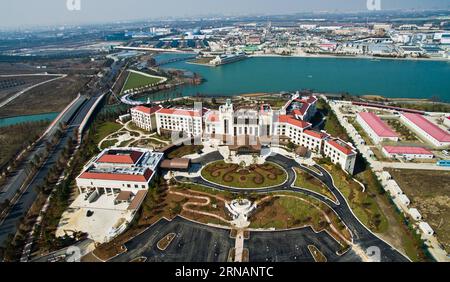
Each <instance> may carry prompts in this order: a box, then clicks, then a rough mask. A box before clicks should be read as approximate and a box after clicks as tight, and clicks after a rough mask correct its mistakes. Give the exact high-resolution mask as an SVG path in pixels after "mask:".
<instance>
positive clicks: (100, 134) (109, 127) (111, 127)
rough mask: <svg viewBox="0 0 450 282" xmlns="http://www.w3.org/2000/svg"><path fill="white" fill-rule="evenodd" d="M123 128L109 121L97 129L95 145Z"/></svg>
mask: <svg viewBox="0 0 450 282" xmlns="http://www.w3.org/2000/svg"><path fill="white" fill-rule="evenodd" d="M121 128H122V125H121V124H118V123H115V122H112V121H107V122H104V123H102V124H100V125H99V126H98V127H97V128H96V132H95V136H94V142H95V144H98V142H100V141H101V140H102V139H103V138H105V137H106V136H108V135H110V134H112V133H114V132H116V131H117V130H119V129H121Z"/></svg>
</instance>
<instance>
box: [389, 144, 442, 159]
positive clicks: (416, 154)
mask: <svg viewBox="0 0 450 282" xmlns="http://www.w3.org/2000/svg"><path fill="white" fill-rule="evenodd" d="M382 152H383V154H384V155H385V156H386V157H388V158H397V159H399V158H405V159H432V158H434V155H433V153H432V152H431V151H430V150H428V149H425V148H423V147H411V146H383V149H382Z"/></svg>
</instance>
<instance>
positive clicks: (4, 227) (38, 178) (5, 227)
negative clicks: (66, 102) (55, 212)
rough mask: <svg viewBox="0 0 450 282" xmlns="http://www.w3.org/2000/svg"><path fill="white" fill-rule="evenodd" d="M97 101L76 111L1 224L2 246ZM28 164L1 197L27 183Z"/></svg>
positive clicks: (87, 102)
mask: <svg viewBox="0 0 450 282" xmlns="http://www.w3.org/2000/svg"><path fill="white" fill-rule="evenodd" d="M95 100H96V99H95V97H93V98H91V99H89V100H87V101H85V102H84V103H83V104H82V105H81V106H80V107H79V108H78V109H77V110H76V112H75V113H74V114H73V116H72V117H71V118H70V119H69V122H68V129H67V130H66V131H65V133H64V134H63V137H62V138H61V139H60V140H59V142H58V144H57V145H56V146H55V147H54V148H53V150H52V151H51V152H50V154H49V156H48V158H47V160H46V161H45V163H44V164H43V166H42V167H41V168H40V169H39V170H38V172H37V173H36V174H35V176H34V178H33V180H32V181H31V182H30V183H29V185H28V186H27V188H26V190H25V191H24V193H23V194H22V195H21V197H20V199H19V200H18V201H17V202H16V204H15V205H14V206H13V207H12V209H11V210H10V212H9V214H8V215H7V216H6V217H5V218H4V220H3V221H2V222H1V223H0V245H3V243H4V241H5V240H6V239H7V238H8V235H9V234H14V233H15V232H16V230H17V224H18V222H19V221H20V219H21V218H22V217H23V216H24V215H25V214H26V213H27V211H28V209H29V208H30V207H31V205H32V204H33V202H34V201H35V200H36V197H37V191H36V187H37V186H39V185H40V184H42V183H43V182H44V179H45V177H46V176H47V174H48V172H49V171H50V169H51V168H52V167H53V165H55V163H56V162H57V161H58V158H59V156H60V154H61V152H62V151H63V150H64V147H65V145H66V144H67V142H68V141H69V139H70V138H72V137H74V136H75V133H76V131H77V127H78V125H80V123H81V122H82V121H83V119H84V117H85V116H86V114H87V113H88V111H89V109H90V108H91V107H92V105H93V104H94V102H95ZM42 149H45V143H44V142H42V143H40V144H38V146H37V147H36V149H35V153H37V152H39V150H42ZM33 155H34V154H30V156H29V157H28V158H27V161H26V163H28V162H30V161H31V160H32V157H33ZM26 163H25V164H24V165H23V166H22V167H21V168H19V169H18V171H17V172H16V174H15V175H14V176H13V178H12V179H11V180H10V181H9V182H8V186H7V188H6V190H4V191H6V192H4V191H2V194H1V195H0V196H2V197H11V195H14V194H15V193H16V191H18V190H19V189H20V187H21V186H22V183H23V182H24V181H25V178H26V177H27V174H28V172H27V170H26V168H25V166H26Z"/></svg>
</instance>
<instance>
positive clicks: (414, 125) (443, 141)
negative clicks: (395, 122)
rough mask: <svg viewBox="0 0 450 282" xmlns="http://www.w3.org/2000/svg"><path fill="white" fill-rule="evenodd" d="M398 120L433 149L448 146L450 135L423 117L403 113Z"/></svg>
mask: <svg viewBox="0 0 450 282" xmlns="http://www.w3.org/2000/svg"><path fill="white" fill-rule="evenodd" d="M400 120H401V121H402V122H403V123H405V124H406V125H407V126H408V127H410V128H411V129H413V130H414V131H415V132H417V133H418V134H419V135H420V136H421V137H422V138H424V139H425V140H426V141H428V142H430V143H431V144H433V145H434V146H435V147H447V146H449V145H450V134H449V133H447V132H446V131H445V130H443V129H441V128H440V127H439V126H437V125H435V124H434V123H432V122H431V121H429V120H428V119H426V118H425V117H424V116H422V115H420V114H413V113H403V114H402V115H401V116H400Z"/></svg>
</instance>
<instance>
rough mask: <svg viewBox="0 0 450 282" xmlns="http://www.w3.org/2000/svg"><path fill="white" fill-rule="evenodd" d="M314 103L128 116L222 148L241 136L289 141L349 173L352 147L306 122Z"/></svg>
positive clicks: (303, 100) (298, 100) (296, 98)
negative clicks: (217, 142) (216, 141)
mask: <svg viewBox="0 0 450 282" xmlns="http://www.w3.org/2000/svg"><path fill="white" fill-rule="evenodd" d="M316 103H317V97H315V96H306V97H300V95H298V94H295V95H293V96H292V97H291V99H290V100H289V101H288V102H287V103H286V104H285V105H284V106H283V107H282V108H281V109H279V110H272V108H271V107H270V105H268V104H262V105H259V106H258V108H254V107H239V108H237V107H235V106H234V105H233V104H232V103H231V100H227V101H226V103H225V104H223V105H221V106H220V107H219V109H218V110H209V109H204V108H201V109H194V110H192V109H173V108H170V109H166V108H159V109H156V108H155V107H153V108H147V107H142V106H139V107H135V108H133V109H131V112H132V114H131V116H132V121H133V122H134V123H135V124H136V125H137V126H139V127H141V128H143V129H147V128H152V129H153V130H156V131H157V132H158V133H160V134H161V133H163V132H183V135H188V136H191V137H202V138H203V139H206V138H216V139H221V140H223V142H224V144H225V145H235V144H232V143H233V142H236V140H241V139H246V138H240V137H243V136H248V137H252V138H253V139H254V140H255V142H258V143H261V144H264V145H266V146H269V145H272V146H273V145H278V144H279V142H280V140H289V141H290V142H292V143H294V144H296V145H300V146H304V147H305V148H307V149H309V150H311V151H313V152H316V153H319V154H323V155H324V156H326V157H329V158H330V159H331V161H332V162H333V163H335V164H339V165H340V166H341V167H342V169H344V170H346V171H347V172H349V173H353V170H354V165H355V160H356V154H357V153H356V150H355V148H354V147H353V145H352V144H351V143H346V142H344V141H342V140H339V139H336V138H332V137H331V136H330V135H329V134H327V133H326V132H323V131H320V132H319V131H314V130H312V128H311V126H312V125H311V123H309V122H308V121H309V120H310V119H311V118H312V117H313V116H314V115H315V113H316ZM149 109H156V110H149ZM137 112H139V113H137ZM133 113H134V114H133ZM153 124H155V125H156V128H154V127H153V126H152V125H153ZM147 130H148V129H147ZM252 138H247V140H248V139H252ZM238 145H239V144H238Z"/></svg>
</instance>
